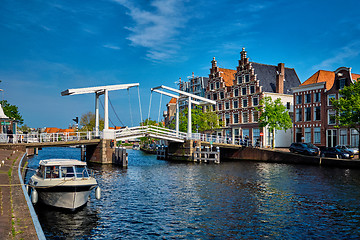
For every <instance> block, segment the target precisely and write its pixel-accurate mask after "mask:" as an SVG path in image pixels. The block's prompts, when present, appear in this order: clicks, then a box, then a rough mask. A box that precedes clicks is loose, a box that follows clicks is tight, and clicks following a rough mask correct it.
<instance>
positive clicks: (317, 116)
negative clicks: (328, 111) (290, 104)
mask: <svg viewBox="0 0 360 240" xmlns="http://www.w3.org/2000/svg"><path fill="white" fill-rule="evenodd" d="M319 120H321V118H320V107H314V121H319Z"/></svg>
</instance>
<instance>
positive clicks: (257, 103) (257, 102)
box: [253, 97, 259, 106]
mask: <svg viewBox="0 0 360 240" xmlns="http://www.w3.org/2000/svg"><path fill="white" fill-rule="evenodd" d="M257 105H259V100H258V98H257V97H255V98H253V106H257Z"/></svg>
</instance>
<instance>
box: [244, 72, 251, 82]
mask: <svg viewBox="0 0 360 240" xmlns="http://www.w3.org/2000/svg"><path fill="white" fill-rule="evenodd" d="M245 82H250V75H249V74H247V75H245Z"/></svg>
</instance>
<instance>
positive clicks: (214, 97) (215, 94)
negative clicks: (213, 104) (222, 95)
mask: <svg viewBox="0 0 360 240" xmlns="http://www.w3.org/2000/svg"><path fill="white" fill-rule="evenodd" d="M213 99H214V100H215V101H216V100H217V93H214V94H213Z"/></svg>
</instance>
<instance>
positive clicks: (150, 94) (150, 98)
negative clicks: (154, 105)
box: [147, 91, 153, 121]
mask: <svg viewBox="0 0 360 240" xmlns="http://www.w3.org/2000/svg"><path fill="white" fill-rule="evenodd" d="M152 93H153V92H152V91H151V93H150V103H149V112H148V118H147V119H148V121H149V120H150V110H151V99H152Z"/></svg>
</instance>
